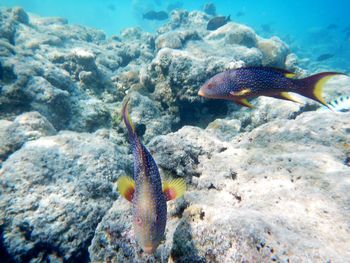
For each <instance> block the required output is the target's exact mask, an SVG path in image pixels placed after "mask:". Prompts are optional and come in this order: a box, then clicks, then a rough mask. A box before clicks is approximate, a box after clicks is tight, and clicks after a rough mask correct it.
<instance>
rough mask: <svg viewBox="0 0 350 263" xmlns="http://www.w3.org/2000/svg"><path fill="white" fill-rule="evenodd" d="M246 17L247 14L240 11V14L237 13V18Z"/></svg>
mask: <svg viewBox="0 0 350 263" xmlns="http://www.w3.org/2000/svg"><path fill="white" fill-rule="evenodd" d="M244 15H245V13H244V12H242V11H239V12H237V14H236V16H237V17H241V16H244Z"/></svg>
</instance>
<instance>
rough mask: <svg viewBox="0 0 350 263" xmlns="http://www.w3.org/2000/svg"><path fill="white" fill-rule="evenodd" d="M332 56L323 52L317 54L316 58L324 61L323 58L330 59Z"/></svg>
mask: <svg viewBox="0 0 350 263" xmlns="http://www.w3.org/2000/svg"><path fill="white" fill-rule="evenodd" d="M332 57H334V55H333V54H330V53H325V54H322V55H320V56H318V57H317V59H316V60H317V61H324V60H327V59H330V58H332Z"/></svg>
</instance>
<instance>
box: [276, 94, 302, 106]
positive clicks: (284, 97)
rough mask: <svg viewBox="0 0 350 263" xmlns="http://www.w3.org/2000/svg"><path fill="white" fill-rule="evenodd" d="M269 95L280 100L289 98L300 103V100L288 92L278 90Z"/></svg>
mask: <svg viewBox="0 0 350 263" xmlns="http://www.w3.org/2000/svg"><path fill="white" fill-rule="evenodd" d="M270 97H273V98H276V99H281V100H289V101H293V102H296V103H300V104H301V103H302V102H301V101H299V100H297V99H295V98H293V97H292V96H291V95H290V94H289V93H288V92H280V93H277V94H274V95H270Z"/></svg>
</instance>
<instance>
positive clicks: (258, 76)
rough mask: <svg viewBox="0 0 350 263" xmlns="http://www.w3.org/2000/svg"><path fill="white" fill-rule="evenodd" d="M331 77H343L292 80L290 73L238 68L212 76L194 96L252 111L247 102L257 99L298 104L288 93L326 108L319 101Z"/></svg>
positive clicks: (325, 74) (324, 74) (323, 75)
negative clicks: (298, 95)
mask: <svg viewBox="0 0 350 263" xmlns="http://www.w3.org/2000/svg"><path fill="white" fill-rule="evenodd" d="M335 75H345V74H343V73H338V72H322V73H318V74H315V75H312V76H309V77H306V78H303V79H296V78H295V74H294V73H292V72H290V71H287V70H284V69H278V68H270V67H246V68H239V69H233V70H227V71H224V72H221V73H219V74H216V75H215V76H214V77H212V78H210V79H209V80H207V81H206V82H205V83H204V85H203V86H202V87H201V88H200V89H199V91H198V95H200V96H203V97H206V98H215V99H226V100H231V101H233V102H235V103H237V104H240V105H242V106H246V107H249V108H253V106H252V105H251V104H250V103H249V102H248V99H250V98H256V97H259V96H268V97H274V98H277V99H283V100H290V101H294V102H299V101H297V100H295V99H294V98H293V97H292V96H291V95H290V94H289V92H293V93H298V94H300V95H302V96H305V97H307V98H310V99H313V100H315V101H317V102H319V103H321V104H323V105H325V106H327V107H329V106H328V104H327V103H326V102H325V100H324V99H323V98H322V88H323V85H324V84H325V82H326V81H327V80H328V79H329V78H331V77H333V76H335Z"/></svg>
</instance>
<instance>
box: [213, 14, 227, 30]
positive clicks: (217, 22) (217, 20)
mask: <svg viewBox="0 0 350 263" xmlns="http://www.w3.org/2000/svg"><path fill="white" fill-rule="evenodd" d="M229 21H231V19H230V16H228V17H225V16H216V17H213V18H212V19H210V20H209V22H208V24H207V30H216V29H218V28H219V27H222V26H223V25H226V24H227V22H229Z"/></svg>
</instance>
